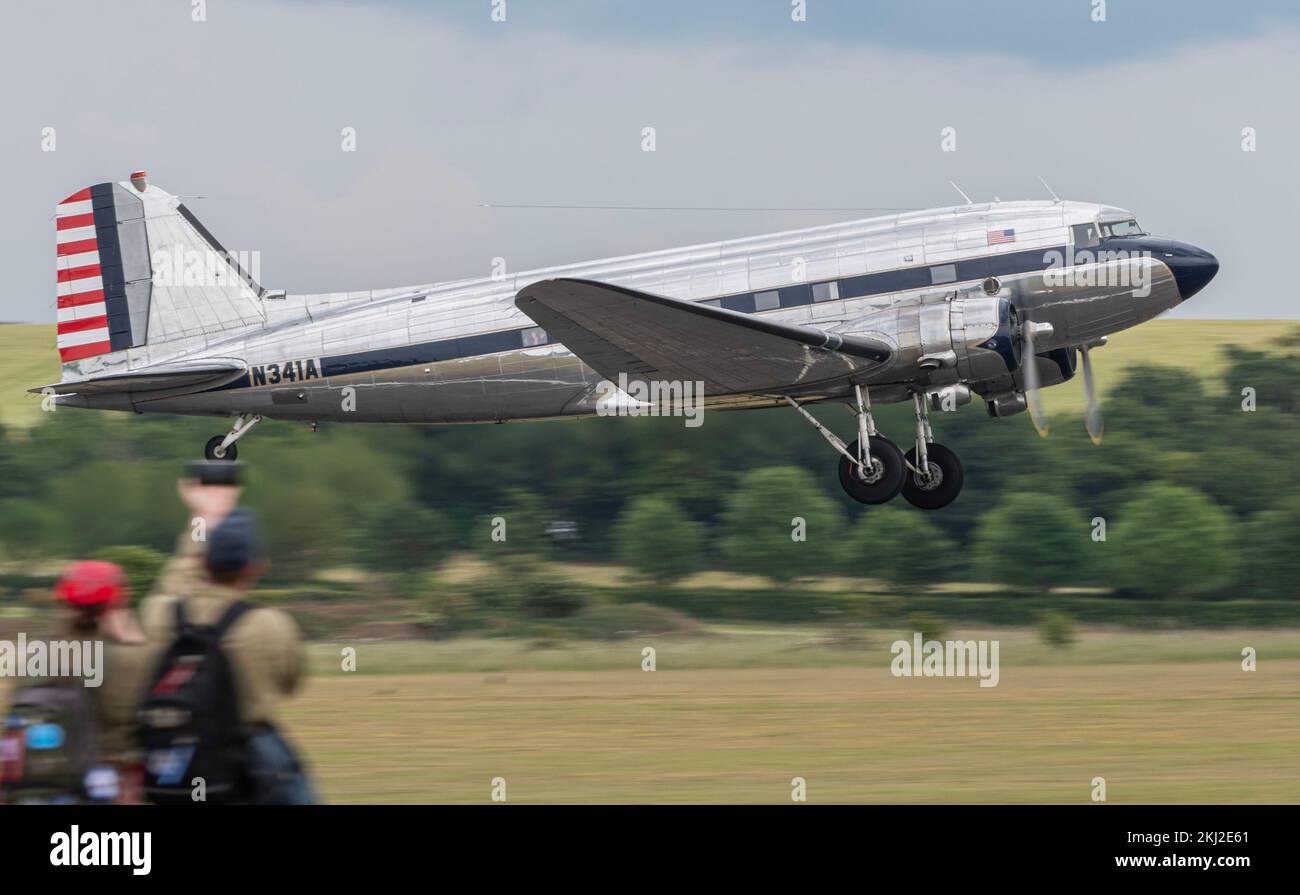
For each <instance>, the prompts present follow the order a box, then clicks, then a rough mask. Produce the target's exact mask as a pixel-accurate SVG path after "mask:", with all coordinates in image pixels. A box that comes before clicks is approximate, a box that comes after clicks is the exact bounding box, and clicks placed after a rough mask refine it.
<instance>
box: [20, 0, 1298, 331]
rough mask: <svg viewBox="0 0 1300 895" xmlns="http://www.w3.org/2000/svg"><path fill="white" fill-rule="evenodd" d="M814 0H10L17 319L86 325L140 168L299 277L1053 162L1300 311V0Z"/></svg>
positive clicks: (866, 201) (849, 214)
mask: <svg viewBox="0 0 1300 895" xmlns="http://www.w3.org/2000/svg"><path fill="white" fill-rule="evenodd" d="M792 5H793V4H792V2H791V0H744V2H742V0H714V2H710V3H704V2H699V0H692V2H685V0H653V2H652V0H646V2H617V0H603V2H598V0H547V2H542V0H506V2H505V21H500V22H499V21H494V20H493V12H494V6H495V7H496V8H497V9H499V5H496V4H494V0H457V2H427V0H426V2H414V0H387V2H369V3H352V4H348V3H338V2H335V3H318V2H308V0H257V2H252V0H207V2H206V3H200V2H199V0H118V2H89V0H62V2H60V3H58V4H50V3H45V2H38V0H8V2H6V4H5V6H4V10H3V12H0V24H3V28H0V32H2V33H0V78H3V83H4V84H5V85H6V87H5V89H4V91H3V93H0V162H2V163H3V164H2V167H0V171H5V172H8V174H9V183H8V184H7V185H6V189H5V191H4V194H5V206H6V207H5V211H6V214H5V215H4V216H3V218H2V219H0V265H2V267H0V269H3V271H4V272H5V275H6V276H5V288H4V289H3V290H2V291H0V320H8V321H35V322H52V321H53V320H54V313H55V285H54V269H55V262H54V234H53V231H54V224H53V219H52V218H53V207H54V205H55V203H57V202H58V201H59V200H60V199H62V198H63V197H65V196H67V195H69V194H70V193H73V192H75V191H77V190H78V189H80V188H82V187H84V186H88V185H90V184H93V183H99V182H102V181H105V180H124V179H126V177H127V175H128V174H129V173H130V172H131V171H133V170H137V169H140V168H144V169H147V170H148V171H149V173H150V178H151V180H152V181H153V182H155V183H157V184H158V185H159V186H161V187H163V188H164V189H167V190H169V191H171V192H174V193H178V194H180V195H182V196H186V197H191V198H186V200H185V201H186V204H187V205H189V206H190V208H191V209H192V210H193V211H194V212H195V213H196V214H197V215H198V217H199V218H200V219H202V220H203V222H204V223H205V224H206V225H207V226H208V228H209V229H210V230H211V231H212V232H213V233H215V234H216V235H217V237H218V238H219V239H220V240H221V241H222V242H223V243H224V244H225V246H226V247H227V248H228V249H230V250H232V251H255V252H258V253H259V258H260V266H261V279H262V282H263V284H264V285H266V286H267V287H269V288H279V289H288V290H289V291H291V292H324V291H341V290H352V289H366V288H380V287H389V286H401V285H406V284H414V283H427V282H434V281H439V280H449V279H457V278H461V277H470V276H485V275H488V274H490V273H492V265H493V261H494V259H495V258H503V259H505V266H506V268H507V269H508V270H524V269H527V268H531V267H539V266H545V265H550V264H560V263H567V262H571V261H580V260H584V259H592V258H599V257H604V256H608V255H617V254H625V253H631V252H640V251H647V250H651V249H659V248H667V247H671V246H674V245H685V244H690V243H694V242H700V241H705V240H713V239H722V238H729V237H740V236H748V235H753V234H758V233H763V232H770V231H774V230H782V229H790V228H794V227H800V226H811V225H814V224H820V223H829V222H832V221H836V220H849V219H852V218H856V217H863V216H866V212H862V211H836V209H864V208H881V207H887V208H925V207H932V206H940V205H950V204H955V203H957V202H959V201H960V199H959V197H958V196H957V194H956V193H955V192H954V191H953V189H952V187H951V186H949V185H948V181H949V180H953V181H956V182H957V183H958V184H959V185H960V186H961V188H962V189H963V190H965V191H966V192H967V193H969V194H970V195H971V196H972V197H973V198H974V199H976V200H986V199H991V198H993V197H995V196H996V197H999V198H1001V199H1003V200H1010V199H1024V198H1044V197H1046V195H1047V193H1046V191H1045V190H1044V189H1043V187H1042V185H1041V184H1040V183H1039V182H1038V180H1037V178H1038V177H1039V176H1041V177H1043V178H1044V179H1046V180H1047V181H1048V183H1049V184H1050V185H1051V187H1052V188H1053V189H1054V190H1055V191H1056V192H1057V193H1059V194H1060V195H1061V196H1062V197H1064V198H1069V199H1079V200H1087V201H1098V202H1104V203H1107V204H1111V205H1117V206H1120V207H1123V208H1127V209H1130V210H1132V211H1133V212H1135V213H1136V215H1137V217H1138V220H1139V221H1140V222H1141V223H1142V224H1143V226H1144V227H1145V228H1146V229H1147V230H1149V231H1150V232H1153V233H1156V234H1158V235H1162V236H1169V237H1173V238H1176V239H1180V240H1183V241H1187V242H1192V243H1195V244H1197V245H1200V246H1203V247H1204V248H1207V249H1209V250H1210V251H1212V252H1214V253H1215V254H1216V255H1217V256H1218V257H1219V259H1220V261H1221V262H1222V270H1221V272H1220V274H1219V276H1218V278H1217V279H1216V280H1215V281H1214V282H1213V283H1212V284H1211V285H1210V287H1209V288H1207V289H1206V290H1205V291H1203V292H1202V293H1200V294H1199V295H1197V296H1196V297H1195V298H1194V299H1193V300H1192V301H1189V302H1187V303H1186V304H1184V305H1182V306H1181V307H1180V308H1179V309H1178V311H1177V314H1178V316H1185V317H1200V318H1252V317H1253V318H1260V317H1263V318H1286V319H1295V318H1297V317H1300V314H1298V313H1297V304H1300V300H1297V298H1296V297H1294V296H1293V295H1292V294H1291V292H1292V291H1293V288H1292V286H1291V284H1290V282H1289V281H1287V280H1284V279H1283V275H1284V274H1285V273H1286V272H1287V271H1288V270H1289V267H1288V266H1287V265H1284V264H1282V263H1280V262H1281V261H1283V260H1286V261H1289V260H1290V259H1291V258H1292V257H1293V256H1294V255H1295V252H1296V248H1295V246H1296V241H1297V237H1300V223H1297V216H1296V213H1295V210H1296V208H1297V204H1298V201H1300V164H1298V163H1297V159H1300V117H1298V116H1297V114H1296V109H1297V105H1298V104H1297V96H1300V4H1297V3H1295V2H1280V0H1278V2H1272V0H1255V2H1249V3H1247V2H1238V3H1224V2H1220V0H1180V2H1173V0H1170V2H1164V0H1108V2H1106V3H1105V19H1104V21H1094V18H1095V17H1096V15H1097V12H1098V9H1097V0H1003V2H997V0H987V2H974V0H878V2H871V0H859V2H850V0H807V3H806V20H805V21H794V20H793V17H792V12H793V11H794V10H793V9H792ZM199 13H202V15H199ZM196 19H197V20H196ZM647 127H652V128H654V133H655V151H653V152H646V151H643V129H644V128H647ZM47 128H53V133H54V149H53V151H46V150H47V149H48V148H49V141H48V139H47V137H48V133H49V132H48V131H47V130H46V129H47ZM345 128H352V129H354V133H355V151H345V147H344V143H345V139H344V133H343V132H344V129H345ZM945 128H954V129H955V131H956V151H954V152H945V151H944V150H943V147H942V136H943V131H944V129H945ZM1243 128H1253V129H1254V134H1255V150H1254V151H1251V152H1246V151H1243V148H1242V143H1243V137H1242V132H1243ZM199 197H202V198H199ZM484 204H492V205H508V204H561V205H626V206H647V205H653V206H673V207H676V208H680V209H683V210H668V211H642V210H636V211H633V210H614V211H609V210H576V209H574V210H555V209H510V208H499V207H496V208H484V207H481V206H482V205H484ZM701 206H708V207H716V206H725V207H729V208H741V209H752V208H761V209H771V208H799V209H806V208H812V209H822V210H819V211H725V212H716V211H692V210H685V209H690V208H698V207H701Z"/></svg>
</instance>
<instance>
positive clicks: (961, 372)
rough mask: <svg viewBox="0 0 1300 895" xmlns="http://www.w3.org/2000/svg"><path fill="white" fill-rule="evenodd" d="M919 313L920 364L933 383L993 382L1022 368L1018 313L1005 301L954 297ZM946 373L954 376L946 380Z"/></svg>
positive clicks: (992, 297) (949, 376)
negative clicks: (944, 371)
mask: <svg viewBox="0 0 1300 895" xmlns="http://www.w3.org/2000/svg"><path fill="white" fill-rule="evenodd" d="M915 313H916V326H917V329H918V330H919V335H920V349H921V356H920V358H919V359H918V361H917V365H918V366H920V367H921V369H923V370H928V371H931V373H932V376H933V378H934V380H935V381H944V380H950V381H965V382H971V381H980V380H990V379H997V378H1000V377H1003V376H1008V375H1010V374H1012V373H1014V372H1015V371H1016V370H1018V369H1020V339H1019V336H1018V333H1017V332H1016V330H1017V323H1018V320H1017V315H1016V309H1015V306H1014V305H1012V304H1011V302H1010V301H1008V300H1007V299H1005V298H998V297H996V296H989V297H976V298H954V299H952V300H951V301H939V302H929V303H926V304H922V305H920V306H919V307H918V308H916V309H915ZM900 322H901V321H900ZM943 370H948V371H950V372H949V374H948V375H947V376H944V375H943V374H942V372H941V371H943Z"/></svg>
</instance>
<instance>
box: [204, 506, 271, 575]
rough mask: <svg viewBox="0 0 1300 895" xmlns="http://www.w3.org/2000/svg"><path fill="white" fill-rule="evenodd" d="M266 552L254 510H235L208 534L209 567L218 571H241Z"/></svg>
mask: <svg viewBox="0 0 1300 895" xmlns="http://www.w3.org/2000/svg"><path fill="white" fill-rule="evenodd" d="M264 555H265V554H264V553H263V551H262V539H261V538H260V537H258V533H257V516H255V515H254V514H253V513H252V511H250V510H243V509H238V510H235V511H233V512H232V513H231V514H230V515H229V516H227V517H226V518H225V519H222V520H221V524H220V525H218V526H217V527H216V529H215V530H213V531H212V532H211V533H210V534H209V535H208V568H209V569H211V570H212V571H214V572H238V571H239V570H241V569H243V568H245V567H246V566H248V565H249V564H250V563H253V562H256V561H257V560H259V559H261V558H262V557H263V556H264Z"/></svg>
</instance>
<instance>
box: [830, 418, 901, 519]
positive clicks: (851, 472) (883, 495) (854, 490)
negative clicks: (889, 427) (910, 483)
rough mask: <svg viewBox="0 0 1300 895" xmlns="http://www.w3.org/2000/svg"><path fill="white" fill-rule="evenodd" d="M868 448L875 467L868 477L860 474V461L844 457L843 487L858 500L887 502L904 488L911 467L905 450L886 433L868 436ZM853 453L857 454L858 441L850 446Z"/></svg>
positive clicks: (868, 471) (872, 465)
mask: <svg viewBox="0 0 1300 895" xmlns="http://www.w3.org/2000/svg"><path fill="white" fill-rule="evenodd" d="M867 448H868V451H869V456H870V459H871V467H870V469H868V470H867V475H866V476H865V477H863V476H862V475H861V474H860V472H861V470H860V469H859V468H858V465H857V464H856V463H850V462H849V458H848V457H845V456H843V455H841V456H840V486H841V487H843V488H844V491H845V492H846V493H847V494H848V495H849V497H852V498H853V499H854V500H856V501H857V502H858V503H868V504H878V503H887V502H888V501H890V500H892V499H893V498H894V495H896V494H898V489H900V488H902V487H903V478H904V474H905V473H906V472H907V467H906V466H904V465H903V452H902V451H900V450H899V449H898V445H896V444H894V443H893V442H892V441H890V440H889V439H888V438H886V437H885V436H883V435H872V436H871V437H870V438H868V439H867ZM849 453H850V454H853V455H854V456H855V457H856V456H857V453H858V443H857V442H856V441H854V442H853V443H852V444H851V445H849Z"/></svg>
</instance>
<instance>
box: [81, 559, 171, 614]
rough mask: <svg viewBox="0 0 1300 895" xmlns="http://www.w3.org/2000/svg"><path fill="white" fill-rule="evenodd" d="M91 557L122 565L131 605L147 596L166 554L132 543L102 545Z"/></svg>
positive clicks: (165, 561)
mask: <svg viewBox="0 0 1300 895" xmlns="http://www.w3.org/2000/svg"><path fill="white" fill-rule="evenodd" d="M93 558H94V559H102V560H104V561H105V562H111V563H116V564H117V565H119V566H121V567H122V573H123V574H124V575H126V585H127V590H128V591H129V594H130V599H131V604H132V605H138V604H139V602H140V601H141V600H143V599H144V598H145V597H147V596H149V591H151V590H152V589H153V584H154V581H155V580H157V578H158V573H159V572H161V571H162V568H163V566H164V565H166V563H167V554H165V553H162V552H161V551H158V550H150V549H149V548H148V547H138V546H134V545H124V546H121V547H103V548H101V549H99V550H96V551H95V553H94V554H93Z"/></svg>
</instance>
